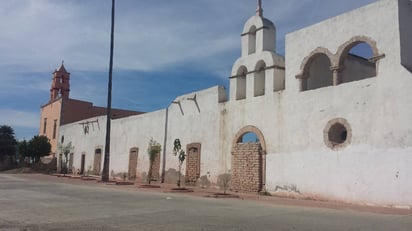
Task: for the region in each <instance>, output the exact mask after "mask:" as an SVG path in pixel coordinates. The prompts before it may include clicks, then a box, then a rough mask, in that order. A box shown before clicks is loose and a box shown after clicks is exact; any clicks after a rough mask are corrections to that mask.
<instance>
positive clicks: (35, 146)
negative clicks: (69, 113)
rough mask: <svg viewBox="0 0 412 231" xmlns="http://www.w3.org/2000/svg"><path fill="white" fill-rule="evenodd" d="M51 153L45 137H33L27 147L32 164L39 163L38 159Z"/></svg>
mask: <svg viewBox="0 0 412 231" xmlns="http://www.w3.org/2000/svg"><path fill="white" fill-rule="evenodd" d="M50 152H51V144H50V142H49V139H48V138H47V137H46V136H34V137H33V138H32V139H31V140H30V141H29V145H28V153H29V155H30V157H31V158H32V159H33V161H34V163H37V162H39V160H40V157H42V156H47V155H49V154H50Z"/></svg>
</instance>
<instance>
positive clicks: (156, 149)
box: [147, 138, 162, 184]
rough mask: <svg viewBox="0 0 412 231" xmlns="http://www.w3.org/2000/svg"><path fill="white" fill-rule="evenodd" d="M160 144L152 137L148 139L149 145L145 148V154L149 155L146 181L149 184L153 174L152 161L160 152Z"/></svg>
mask: <svg viewBox="0 0 412 231" xmlns="http://www.w3.org/2000/svg"><path fill="white" fill-rule="evenodd" d="M161 150H162V146H161V145H160V144H159V143H158V142H157V141H156V140H154V139H153V138H151V139H150V141H149V146H148V148H147V154H148V155H149V161H150V163H149V172H148V173H147V183H148V184H150V183H151V181H152V178H153V177H152V175H153V162H154V161H155V159H156V156H157V155H159V154H160V151H161Z"/></svg>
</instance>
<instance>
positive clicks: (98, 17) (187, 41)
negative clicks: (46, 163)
mask: <svg viewBox="0 0 412 231" xmlns="http://www.w3.org/2000/svg"><path fill="white" fill-rule="evenodd" d="M372 2H375V0H344V1H342V0H304V1H302V0H288V1H284V0H263V9H264V13H263V14H264V16H265V17H266V18H268V19H270V20H271V21H273V22H274V23H275V25H276V27H277V41H276V43H277V52H278V53H280V54H284V46H285V45H284V37H285V34H287V33H290V32H292V31H295V30H298V29H300V28H303V27H305V26H308V25H311V24H313V23H317V22H319V21H322V20H324V19H327V18H330V17H333V16H335V15H338V14H341V13H344V12H346V11H349V10H352V9H355V8H358V7H361V6H363V5H366V4H368V3H372ZM1 4H2V5H1V8H0V31H1V34H0V81H1V84H0V125H1V124H7V125H10V126H12V127H13V128H14V130H15V133H16V137H17V138H18V139H23V138H26V139H30V138H31V137H32V136H33V135H35V134H37V132H38V127H39V113H40V106H41V105H43V104H45V103H47V101H48V99H49V89H50V84H51V77H52V72H53V71H54V70H55V69H56V68H58V67H59V65H60V63H61V61H62V60H64V64H65V67H66V69H67V70H68V71H69V72H70V73H71V92H70V97H71V98H75V99H80V100H85V101H90V102H93V103H94V104H95V105H96V106H105V105H106V100H107V98H106V97H107V96H106V94H107V79H108V64H109V45H110V44H109V42H110V7H111V0H64V1H63V0H61V1H57V0H18V1H17V0H2V1H1ZM255 9H256V0H241V1H239V0H224V1H222V0H196V1H193V0H192V1H190V0H179V1H160V0H152V1H136V0H117V1H116V25H115V52H114V73H113V103H112V105H113V107H116V108H124V109H130V110H138V111H153V110H157V109H161V108H165V107H166V106H167V105H168V104H169V103H170V102H171V101H172V100H173V99H174V98H175V97H176V96H179V95H181V94H184V93H189V92H192V91H196V90H200V89H204V88H208V87H211V86H214V85H224V86H226V87H228V81H229V79H228V77H229V75H230V71H231V68H232V64H233V63H234V61H235V60H236V59H237V58H238V57H239V56H240V34H241V32H242V29H243V24H244V22H245V21H246V20H247V19H248V18H249V17H250V16H252V15H254V13H255Z"/></svg>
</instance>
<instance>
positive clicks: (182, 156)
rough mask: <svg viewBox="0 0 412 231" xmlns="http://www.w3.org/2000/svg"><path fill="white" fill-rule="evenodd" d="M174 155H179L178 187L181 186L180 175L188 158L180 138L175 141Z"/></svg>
mask: <svg viewBox="0 0 412 231" xmlns="http://www.w3.org/2000/svg"><path fill="white" fill-rule="evenodd" d="M173 155H175V156H178V159H179V179H178V180H177V187H179V188H180V185H181V183H180V182H181V181H180V176H181V175H182V174H181V173H180V172H181V170H182V165H183V162H184V161H185V159H186V153H185V151H184V150H183V149H182V145H181V144H180V140H179V139H175V141H174V142H173Z"/></svg>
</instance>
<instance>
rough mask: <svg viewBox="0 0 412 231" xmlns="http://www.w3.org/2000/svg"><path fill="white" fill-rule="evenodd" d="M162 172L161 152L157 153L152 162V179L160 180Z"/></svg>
mask: <svg viewBox="0 0 412 231" xmlns="http://www.w3.org/2000/svg"><path fill="white" fill-rule="evenodd" d="M159 172H160V153H157V154H156V157H155V159H154V161H153V163H152V180H159V177H160V176H159Z"/></svg>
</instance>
